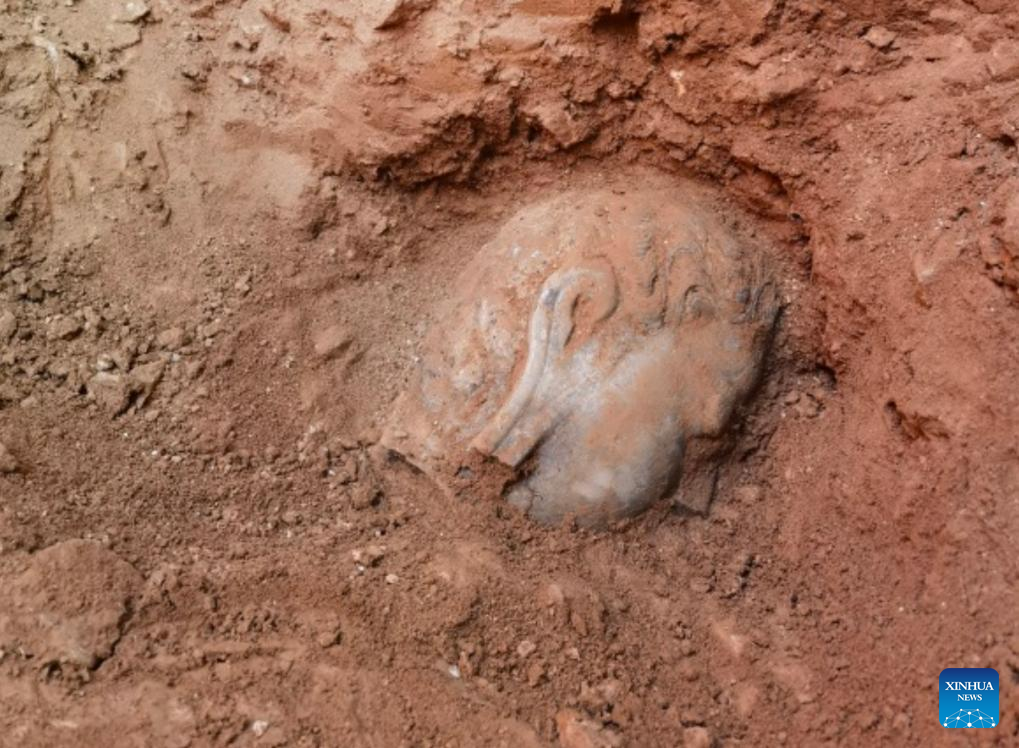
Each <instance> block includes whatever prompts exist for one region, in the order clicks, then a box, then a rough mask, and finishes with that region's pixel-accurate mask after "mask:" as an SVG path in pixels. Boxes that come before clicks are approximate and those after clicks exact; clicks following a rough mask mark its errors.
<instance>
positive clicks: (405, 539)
mask: <svg viewBox="0 0 1019 748" xmlns="http://www.w3.org/2000/svg"><path fill="white" fill-rule="evenodd" d="M1017 38H1019V10H1017V9H1016V5H1015V3H1014V2H1013V1H1012V0H942V1H941V2H927V1H926V0H829V1H828V2H823V1H822V0H710V1H709V0H678V1H676V2H666V1H665V0H633V1H631V0H489V2H481V1H480V0H360V2H359V1H358V0H334V1H332V2H325V1H324V0H321V1H320V0H180V1H179V2H174V1H172V0H128V1H127V2H124V1H123V0H0V590H2V592H0V744H2V745H4V746H8V745H9V746H54V745H74V746H114V745H116V746H121V745H124V746H221V745H236V746H248V745H251V746H284V745H288V746H400V745H406V746H474V745H479V746H481V745H484V746H489V745H492V746H496V745H503V746H514V747H516V746H546V745H552V746H554V745H560V746H564V747H565V748H604V747H606V746H686V747H687V748H706V747H708V746H738V745H743V746H757V745H761V746H781V745H789V746H835V745H894V746H921V745H930V744H935V743H937V744H944V745H972V744H974V743H977V744H980V745H1002V746H1006V745H1016V744H1017V741H1019V620H1017V617H1016V611H1017V610H1019V592H1017V590H1019V559H1017V556H1016V554H1015V548H1016V541H1017V538H1019V386H1017V385H1019V376H1017V373H1016V366H1017V362H1019V333H1017V331H1019V294H1017V287H1019V170H1017V166H1019V154H1017V148H1016V143H1017V139H1019V134H1017V128H1019V42H1017V41H1016V39H1017ZM652 171H653V172H654V173H656V174H659V175H660V174H666V175H670V176H671V177H673V178H675V179H676V180H692V181H693V182H695V183H696V184H697V186H698V189H701V190H704V191H706V192H708V193H710V194H711V195H712V196H713V197H712V200H713V201H714V204H715V205H716V206H717V209H718V211H719V212H720V213H722V214H725V215H726V216H728V217H729V219H730V220H731V221H733V222H734V223H736V224H738V225H739V227H740V231H741V232H743V234H745V235H747V236H750V237H752V239H753V241H754V243H755V246H757V247H759V251H761V252H764V253H767V254H768V255H769V256H770V258H771V261H772V262H773V264H774V265H775V266H776V267H777V268H778V269H779V274H780V276H781V297H782V302H783V308H782V315H781V319H780V326H779V331H778V334H777V339H776V342H775V346H774V350H773V352H772V354H771V356H770V358H769V360H768V363H767V369H768V371H767V375H766V378H765V380H764V382H763V384H762V386H761V388H760V391H759V392H758V394H757V397H756V398H755V400H754V401H753V403H752V405H750V406H749V407H748V408H747V410H746V412H745V413H743V414H742V415H741V418H740V428H739V432H738V441H737V444H738V446H737V448H736V449H735V450H734V451H733V452H732V453H731V454H730V456H729V458H728V460H727V461H726V463H725V464H724V466H723V468H722V470H721V473H720V475H719V478H718V483H717V486H716V489H715V497H714V501H713V503H712V505H711V507H710V508H709V510H708V511H706V512H692V511H689V510H687V509H684V508H683V506H681V505H678V504H672V505H670V504H668V502H666V503H664V504H663V505H661V506H658V507H656V508H655V509H654V510H653V511H651V512H649V513H647V514H645V515H644V516H642V517H640V518H638V519H637V520H633V521H630V522H627V523H623V524H622V525H620V526H618V527H615V528H613V529H612V531H609V532H602V533H595V532H588V531H584V530H581V529H578V528H576V527H574V526H570V525H566V526H563V527H558V528H553V529H544V528H541V527H539V526H536V525H533V524H532V523H530V522H528V521H526V520H525V519H523V518H521V517H520V516H518V515H517V514H516V513H515V512H513V511H510V510H509V509H508V507H506V505H505V504H503V503H502V502H499V501H497V500H494V499H492V498H490V497H487V496H481V495H479V496H477V497H474V498H473V499H472V498H471V497H466V498H463V499H461V500H456V501H454V500H451V499H449V498H447V497H446V496H445V495H444V494H443V493H442V492H441V491H439V490H437V489H436V488H435V487H434V486H433V485H432V484H431V483H429V481H428V480H427V479H426V478H425V477H424V476H423V475H421V474H420V473H418V472H416V471H414V470H412V469H411V468H410V467H409V466H407V465H405V464H403V463H401V462H400V461H392V462H386V461H384V460H381V461H380V460H379V459H377V450H373V449H372V448H373V446H374V445H375V444H376V443H377V441H378V438H379V434H380V432H381V428H382V426H383V424H384V422H385V419H386V416H387V413H388V410H389V408H390V405H391V403H392V401H393V399H394V397H395V396H396V395H397V394H398V392H399V391H400V390H401V389H402V388H403V386H404V385H405V383H406V382H407V380H408V377H409V376H410V373H411V371H412V369H413V366H414V363H415V360H416V357H417V356H418V355H419V353H420V351H419V344H420V341H421V339H422V337H423V334H424V332H425V330H426V329H427V327H428V324H429V319H430V314H431V313H432V312H431V310H432V309H433V308H434V304H435V303H436V302H437V301H438V300H439V299H441V298H442V297H443V294H444V292H445V291H446V290H447V289H448V288H449V285H450V279H451V278H452V277H453V276H454V275H455V274H456V273H457V271H458V269H459V268H461V267H463V265H464V264H465V263H466V261H467V259H469V258H470V257H471V256H472V253H473V252H475V251H476V250H477V249H478V248H479V247H480V246H482V245H483V244H484V242H485V241H486V240H487V239H488V238H489V237H490V236H491V234H492V232H493V231H494V229H495V227H497V226H498V225H499V223H500V222H501V221H502V220H504V219H505V218H506V217H507V216H508V215H511V214H512V213H514V212H515V211H516V210H517V209H519V207H520V206H522V205H524V204H526V203H528V202H530V201H532V200H534V199H538V198H541V197H545V196H548V195H551V194H555V193H556V192H557V191H561V190H562V189H564V188H568V187H574V186H581V185H586V184H597V183H601V182H603V181H604V180H605V178H606V175H612V176H613V177H614V178H618V177H619V176H620V175H623V176H624V177H625V176H626V175H629V178H630V179H632V180H634V182H635V183H639V182H640V180H642V179H645V178H646V177H647V175H648V174H649V173H651V172H652ZM663 199H668V195H667V194H663ZM965 666H989V667H994V668H997V670H998V672H999V673H1000V675H1001V682H1002V691H1001V698H1002V715H1001V724H1000V725H999V727H998V728H996V729H994V730H982V731H980V734H979V735H975V734H968V731H964V730H960V731H954V730H953V731H945V730H943V729H942V728H941V727H940V726H939V725H938V723H937V676H938V673H939V672H940V671H941V670H942V668H945V667H965Z"/></svg>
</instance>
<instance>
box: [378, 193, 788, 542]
mask: <svg viewBox="0 0 1019 748" xmlns="http://www.w3.org/2000/svg"><path fill="white" fill-rule="evenodd" d="M776 310H777V302H776V300H775V294H774V292H773V288H772V284H771V283H770V281H769V278H768V275H767V273H766V271H765V269H764V265H763V262H762V260H761V257H760V253H759V251H758V250H756V249H755V248H753V247H750V246H746V245H745V244H744V243H743V242H742V241H741V240H740V239H739V238H738V237H737V235H736V234H735V233H734V232H733V231H731V230H729V229H728V228H726V226H725V224H724V222H723V221H722V220H721V218H720V217H718V216H715V215H713V214H712V212H711V211H710V210H709V209H708V208H707V207H706V206H705V205H704V203H703V202H702V201H701V200H699V199H698V198H697V197H696V196H695V193H694V192H693V191H692V190H691V189H689V188H686V187H683V186H676V185H675V184H674V183H669V182H665V181H660V180H658V179H650V178H649V179H645V180H644V181H643V184H642V185H641V186H639V187H630V186H629V185H610V186H606V187H602V188H598V189H593V190H590V189H589V190H577V191H570V192H567V193H564V194H561V195H559V196H557V197H554V198H552V199H549V200H546V201H544V202H539V203H537V204H534V205H531V206H528V207H525V208H524V209H523V210H521V211H520V212H519V213H518V214H517V215H516V216H515V217H513V218H511V219H510V220H509V221H507V222H506V224H504V225H503V227H502V228H501V229H500V230H499V232H498V233H497V234H496V236H495V237H494V238H493V239H492V240H491V241H490V242H488V243H487V244H486V245H485V246H484V247H482V248H481V249H480V250H479V251H478V253H477V255H476V256H475V257H474V259H473V260H472V261H471V262H470V263H468V264H467V266H466V267H465V268H464V271H463V273H462V274H461V276H460V278H459V280H458V282H457V284H456V285H455V287H454V290H453V293H452V296H451V299H450V300H449V301H448V302H446V303H445V305H444V306H443V307H442V308H440V309H439V310H438V311H437V314H436V320H437V321H436V322H435V324H434V325H433V327H432V329H431V331H430V332H429V334H428V336H427V338H426V340H425V343H424V346H423V351H424V352H423V356H422V360H421V363H420V366H419V371H418V377H417V379H416V381H415V382H414V383H413V384H412V386H411V387H410V388H409V389H408V390H407V391H406V392H405V393H404V394H403V395H402V396H401V398H400V399H399V401H398V402H397V405H396V407H395V409H394V413H393V416H392V418H391V419H390V422H389V425H388V427H387V429H386V431H385V433H384V434H383V437H382V443H383V445H384V446H386V447H387V448H389V449H390V450H392V451H394V452H397V453H399V454H401V455H402V456H403V457H404V458H406V459H407V460H409V461H410V462H412V463H413V464H415V465H417V466H419V467H421V468H422V469H423V470H425V471H426V472H427V473H428V474H429V475H431V476H432V477H433V478H434V479H435V480H436V481H438V482H439V483H440V484H443V485H444V486H446V487H449V486H450V485H451V483H452V482H453V481H454V477H453V476H457V475H460V476H462V475H467V474H470V473H469V471H467V472H465V471H463V470H462V469H461V468H462V467H463V464H464V461H465V459H466V456H467V455H469V454H470V453H471V452H474V453H479V454H481V455H483V456H486V457H488V458H491V459H493V460H496V461H498V462H499V463H502V464H503V465H505V466H507V467H508V468H511V469H512V470H513V471H515V475H516V480H515V481H513V482H512V483H511V485H510V486H509V487H508V489H507V491H506V498H507V500H508V501H509V502H510V503H512V504H513V505H515V506H518V507H519V508H521V509H522V510H523V511H525V512H527V513H528V514H529V515H530V516H531V517H533V518H535V519H537V520H539V521H541V522H545V523H556V522H559V521H562V520H563V519H564V518H567V517H570V516H573V517H576V518H577V520H578V521H579V522H581V523H582V524H585V525H592V526H597V525H603V524H605V523H606V522H609V521H612V520H613V519H616V518H621V517H626V516H631V515H633V514H636V513H638V512H640V511H641V510H643V509H645V508H646V507H648V506H649V505H650V504H651V503H652V502H654V501H656V500H658V499H661V498H663V497H665V496H668V495H671V494H672V493H674V492H675V490H676V487H677V485H678V483H679V480H680V477H681V474H682V470H683V461H684V454H685V447H686V445H687V443H688V441H689V440H690V439H694V438H698V437H715V436H718V435H720V434H721V433H722V432H723V431H724V430H725V428H726V427H727V426H728V425H729V423H730V421H731V419H732V415H733V413H734V411H735V409H736V407H737V406H738V404H739V403H740V402H741V401H742V400H744V399H745V398H746V396H747V395H748V393H749V392H750V390H751V389H752V388H753V386H754V384H755V382H756V380H757V379H758V376H759V373H760V368H761V360H762V357H763V355H764V352H765V349H766V347H767V344H768V341H769V339H770V336H771V331H772V327H773V325H774V320H775V316H776Z"/></svg>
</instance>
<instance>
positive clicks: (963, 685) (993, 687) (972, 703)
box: [938, 667, 999, 728]
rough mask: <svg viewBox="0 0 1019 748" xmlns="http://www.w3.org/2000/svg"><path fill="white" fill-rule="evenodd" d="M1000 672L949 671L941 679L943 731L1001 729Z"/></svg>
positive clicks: (940, 699)
mask: <svg viewBox="0 0 1019 748" xmlns="http://www.w3.org/2000/svg"><path fill="white" fill-rule="evenodd" d="M998 717H999V711H998V671H997V670H995V669H994V668H990V667H949V668H945V669H944V670H942V671H941V676H940V677H939V678H938V721H940V722H941V726H942V727H950V728H951V727H964V728H965V727H971V728H977V727H997V726H998Z"/></svg>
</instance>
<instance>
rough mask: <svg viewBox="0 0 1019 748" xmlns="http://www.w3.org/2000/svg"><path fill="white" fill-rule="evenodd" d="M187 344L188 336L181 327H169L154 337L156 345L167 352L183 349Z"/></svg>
mask: <svg viewBox="0 0 1019 748" xmlns="http://www.w3.org/2000/svg"><path fill="white" fill-rule="evenodd" d="M188 342H189V338H188V334H187V333H186V332H185V331H184V328H182V327H171V328H169V329H166V330H163V331H162V332H161V333H159V335H157V336H156V345H157V346H159V347H160V348H165V349H166V350H169V351H176V350H179V349H180V348H183V347H184V346H185V345H187V344H188Z"/></svg>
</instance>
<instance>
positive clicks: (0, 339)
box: [0, 309, 18, 343]
mask: <svg viewBox="0 0 1019 748" xmlns="http://www.w3.org/2000/svg"><path fill="white" fill-rule="evenodd" d="M17 331H18V318H17V317H15V316H14V312H12V311H11V310H10V309H4V310H3V311H2V312H0V343H6V342H7V341H9V340H10V339H11V338H13V337H14V333H16V332H17Z"/></svg>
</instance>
